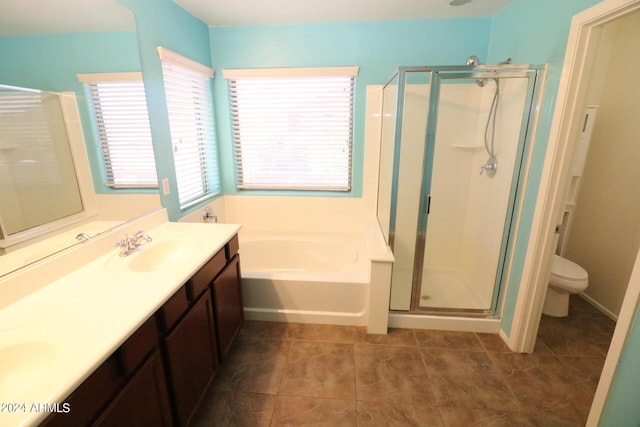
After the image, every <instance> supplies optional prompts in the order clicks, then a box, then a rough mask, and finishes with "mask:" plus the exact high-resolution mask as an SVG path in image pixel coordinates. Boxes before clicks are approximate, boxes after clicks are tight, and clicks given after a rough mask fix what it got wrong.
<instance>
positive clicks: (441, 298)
mask: <svg viewBox="0 0 640 427" xmlns="http://www.w3.org/2000/svg"><path fill="white" fill-rule="evenodd" d="M420 291H421V292H420V303H419V306H420V308H452V309H463V310H487V309H488V308H489V307H490V305H491V295H489V296H488V297H486V298H482V297H481V296H480V295H479V294H478V292H477V290H476V286H474V284H473V283H472V282H471V281H470V280H469V279H468V278H467V277H466V276H465V274H464V273H463V272H461V271H459V270H455V269H445V268H425V269H424V271H423V274H422V287H421V289H420Z"/></svg>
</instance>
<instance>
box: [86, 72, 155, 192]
mask: <svg viewBox="0 0 640 427" xmlns="http://www.w3.org/2000/svg"><path fill="white" fill-rule="evenodd" d="M78 79H79V80H80V81H81V82H83V83H85V85H86V87H87V90H88V93H89V96H90V98H91V105H92V110H93V113H94V117H95V122H96V127H97V131H98V136H99V138H100V149H101V151H102V158H103V161H104V169H105V174H106V184H107V186H110V187H115V188H119V187H120V188H123V187H133V188H144V187H157V186H158V180H157V174H156V164H155V159H154V155H153V144H152V141H151V129H150V126H149V114H148V112H147V101H146V97H145V93H144V84H143V82H142V75H141V74H140V73H114V74H78Z"/></svg>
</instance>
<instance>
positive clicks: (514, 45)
mask: <svg viewBox="0 0 640 427" xmlns="http://www.w3.org/2000/svg"><path fill="white" fill-rule="evenodd" d="M597 3H599V1H598V0H563V1H562V2H558V1H556V0H536V1H535V2H534V1H531V0H515V1H514V2H513V3H512V4H511V5H510V6H509V7H507V8H506V9H505V10H504V11H503V12H501V13H500V14H498V15H497V16H496V17H495V18H494V22H493V24H492V28H491V40H490V44H489V60H490V61H491V62H496V61H501V60H503V59H505V58H506V57H511V58H513V61H514V63H538V64H539V63H548V64H549V71H548V74H547V80H546V84H545V88H544V98H543V103H542V108H541V110H540V121H539V124H538V130H537V136H536V149H535V151H534V152H533V154H532V163H531V169H530V171H529V176H528V178H527V179H528V182H527V188H526V192H525V200H524V207H523V218H522V221H521V223H520V229H519V230H518V236H517V239H516V247H515V259H514V261H513V265H512V274H511V278H510V282H509V284H508V289H507V294H506V297H505V306H504V312H503V317H502V329H503V330H504V331H505V332H506V333H507V335H509V334H510V333H511V326H512V321H513V313H514V308H515V303H516V298H517V294H518V291H519V288H520V280H521V278H522V268H523V265H524V261H525V260H524V258H525V253H526V247H527V244H528V240H529V234H530V231H531V222H532V218H533V213H534V210H535V202H536V197H537V193H538V187H539V185H540V177H541V174H542V167H543V163H544V156H545V154H546V149H547V142H548V138H549V133H550V127H551V120H552V117H553V113H554V107H555V102H556V97H557V94H558V87H559V84H560V74H561V71H562V65H563V63H564V53H565V49H566V44H567V39H568V34H569V30H570V26H571V18H572V16H573V15H575V14H577V13H579V12H581V11H583V10H585V9H588V8H589V7H591V6H593V5H595V4H597ZM638 360H640V306H638V307H636V311H635V316H634V319H633V322H632V326H631V328H630V331H629V333H628V335H627V337H626V341H625V344H624V347H623V351H622V355H621V357H620V360H619V362H618V366H617V369H616V372H615V374H614V377H613V383H612V386H611V389H610V391H609V394H608V396H607V400H606V404H605V407H604V410H603V414H602V417H601V419H600V420H599V423H598V425H600V426H603V427H618V426H638V425H640V405H638V402H640V370H639V369H638Z"/></svg>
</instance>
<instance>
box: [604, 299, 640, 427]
mask: <svg viewBox="0 0 640 427" xmlns="http://www.w3.org/2000/svg"><path fill="white" fill-rule="evenodd" d="M638 360H640V305H638V306H636V311H635V315H634V318H633V322H632V327H631V329H630V330H629V332H628V334H627V338H626V341H625V346H624V349H623V351H622V354H621V355H620V360H619V361H618V367H617V369H616V373H615V375H614V377H613V383H612V385H611V389H610V390H609V395H608V396H607V400H606V404H605V408H604V410H603V412H602V417H601V418H600V424H599V425H600V426H602V427H626V426H629V427H631V426H639V425H640V404H639V403H640V369H638Z"/></svg>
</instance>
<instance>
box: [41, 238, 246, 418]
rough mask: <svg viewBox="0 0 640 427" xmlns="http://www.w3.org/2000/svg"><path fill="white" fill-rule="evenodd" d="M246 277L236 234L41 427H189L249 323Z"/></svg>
mask: <svg viewBox="0 0 640 427" xmlns="http://www.w3.org/2000/svg"><path fill="white" fill-rule="evenodd" d="M240 277H241V276H240V257H239V254H238V237H237V236H234V238H233V239H231V240H230V241H229V242H228V243H227V244H226V245H225V247H224V248H223V249H221V250H220V251H218V252H217V253H216V254H215V255H214V256H213V257H211V258H210V259H209V261H207V263H206V264H205V265H204V266H203V267H202V268H201V269H200V270H198V272H196V273H195V274H194V275H193V276H192V277H191V279H189V280H188V281H187V282H186V283H185V284H184V285H183V286H181V287H180V288H179V289H178V290H177V291H176V292H175V293H174V294H173V295H172V296H171V297H170V298H169V299H168V300H167V301H166V302H165V303H164V304H163V305H162V307H160V309H158V310H157V312H156V313H155V314H154V315H153V316H151V317H150V318H149V319H147V321H146V322H145V323H144V324H143V325H142V326H141V327H140V328H138V330H137V331H136V332H134V333H133V334H132V335H131V336H130V337H129V338H128V339H127V340H126V341H125V342H124V344H122V346H121V347H120V348H118V349H117V350H116V351H115V352H114V353H113V354H112V355H110V356H109V357H108V358H107V360H106V361H105V362H104V363H103V364H102V365H101V366H100V367H98V369H96V370H95V371H94V372H93V374H91V375H90V376H89V377H88V378H87V379H86V380H85V381H84V382H83V383H82V384H81V385H80V386H79V387H78V388H77V389H76V390H75V391H74V392H73V393H72V394H71V395H70V396H69V397H68V398H67V399H65V402H68V403H70V405H71V411H70V412H69V413H66V414H65V413H55V414H51V415H50V416H49V417H48V418H47V419H46V420H45V421H44V423H43V425H44V426H47V427H57V426H64V427H73V426H87V425H93V426H100V427H105V426H150V427H151V426H153V427H155V426H186V425H188V423H189V421H190V420H191V418H192V416H193V414H194V413H195V411H196V409H197V406H198V404H199V403H200V400H201V399H202V397H203V395H204V393H205V392H206V390H207V388H208V386H209V385H210V384H211V381H213V379H214V378H215V375H216V372H217V370H218V364H219V363H220V361H222V360H224V359H225V357H226V355H227V354H228V352H229V349H230V347H231V344H232V343H233V340H234V339H235V337H236V336H237V334H238V331H239V330H240V328H241V326H242V324H243V323H244V314H243V304H242V288H241V283H240Z"/></svg>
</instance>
